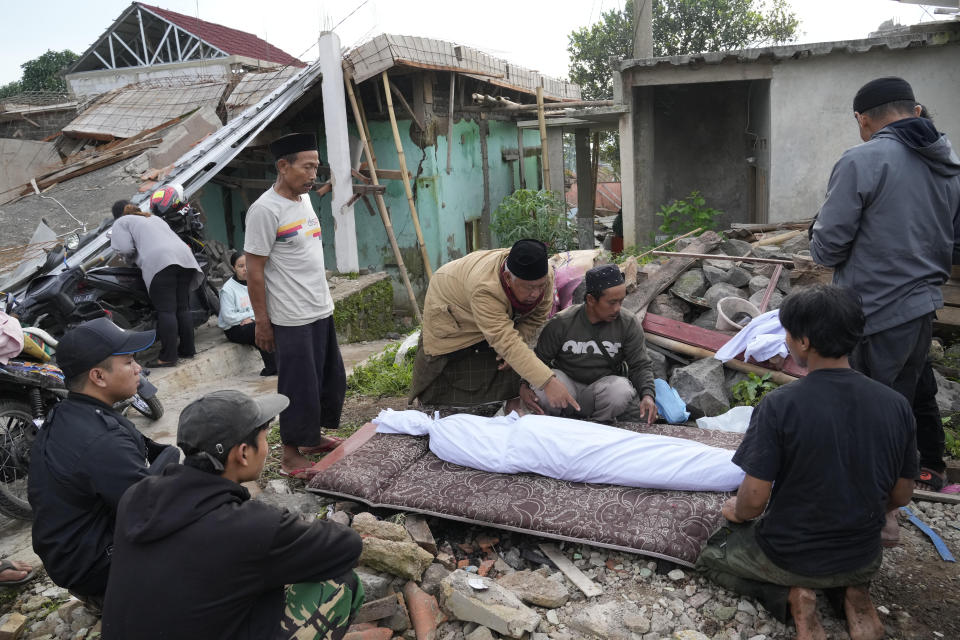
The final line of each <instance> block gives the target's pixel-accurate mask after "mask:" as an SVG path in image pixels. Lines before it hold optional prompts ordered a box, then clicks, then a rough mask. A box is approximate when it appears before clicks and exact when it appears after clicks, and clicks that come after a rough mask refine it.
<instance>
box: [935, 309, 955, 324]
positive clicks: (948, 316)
mask: <svg viewBox="0 0 960 640" xmlns="http://www.w3.org/2000/svg"><path fill="white" fill-rule="evenodd" d="M935 322H936V323H937V324H948V325H953V326H960V307H944V308H943V309H937V319H936V321H935Z"/></svg>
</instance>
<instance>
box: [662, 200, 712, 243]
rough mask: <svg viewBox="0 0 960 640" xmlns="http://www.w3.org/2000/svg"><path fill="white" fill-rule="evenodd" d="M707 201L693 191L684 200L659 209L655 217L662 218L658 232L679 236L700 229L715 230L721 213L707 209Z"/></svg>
mask: <svg viewBox="0 0 960 640" xmlns="http://www.w3.org/2000/svg"><path fill="white" fill-rule="evenodd" d="M706 205H707V201H706V200H705V199H704V198H703V196H702V195H700V192H699V191H693V192H692V193H691V194H690V195H689V196H687V199H686V200H674V201H673V202H671V203H670V204H665V205H663V206H661V207H660V211H658V212H657V215H658V216H660V217H661V218H663V223H662V224H661V225H660V231H662V232H663V233H665V234H667V235H668V236H673V237H675V236H679V235H683V234H684V233H687V232H688V231H693V230H694V229H696V228H698V227H699V228H701V229H703V230H704V231H707V230H709V229H716V227H717V216H720V215H722V214H723V211H720V210H719V209H714V208H712V207H708V206H706Z"/></svg>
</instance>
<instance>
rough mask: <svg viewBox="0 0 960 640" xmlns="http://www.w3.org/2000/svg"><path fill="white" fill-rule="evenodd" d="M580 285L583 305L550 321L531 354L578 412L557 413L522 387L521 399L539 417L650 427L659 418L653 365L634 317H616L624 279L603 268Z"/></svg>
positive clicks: (616, 271)
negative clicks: (639, 423) (567, 394)
mask: <svg viewBox="0 0 960 640" xmlns="http://www.w3.org/2000/svg"><path fill="white" fill-rule="evenodd" d="M584 282H585V285H586V290H587V293H586V297H585V298H584V302H583V303H582V304H577V305H573V306H572V307H568V308H566V309H564V310H563V311H561V312H560V313H558V314H557V315H555V316H553V318H551V319H550V321H549V322H547V324H546V326H545V327H544V328H543V331H542V332H541V333H540V338H539V339H538V340H537V347H536V350H535V352H536V354H537V357H538V358H540V359H541V360H542V361H543V362H545V363H546V364H547V365H548V366H550V367H552V368H553V375H555V376H556V377H557V379H558V380H560V382H562V383H563V385H564V386H565V387H566V388H567V390H568V391H570V394H571V395H572V396H573V397H574V398H576V400H577V403H578V404H579V405H580V410H579V411H577V410H575V409H573V407H570V406H568V407H566V408H565V409H564V408H561V407H556V406H554V405H552V404H550V400H549V398H547V396H546V394H545V393H544V392H543V391H542V390H536V391H535V390H533V389H531V388H530V386H529V385H528V384H526V383H523V384H522V385H521V386H520V398H521V399H522V400H523V403H524V406H525V407H526V409H527V410H529V411H531V412H533V413H537V414H542V413H548V414H550V415H552V416H560V415H562V416H566V417H570V418H581V419H585V420H595V421H597V422H610V421H612V420H614V419H618V418H619V419H621V420H638V421H639V420H646V422H647V424H651V423H652V422H653V421H654V420H655V419H656V417H657V405H656V404H655V403H654V398H655V397H656V392H655V391H654V386H653V377H654V376H653V362H652V361H651V360H650V357H649V356H648V355H647V349H646V346H645V340H644V336H643V329H642V328H641V327H640V322H639V321H638V320H637V317H636V316H635V315H634V314H632V313H628V314H622V313H620V305H621V304H622V303H623V299H624V298H625V297H626V295H627V286H626V284H624V281H623V273H621V272H620V268H619V267H617V266H616V265H613V264H605V265H601V266H598V267H594V268H592V269H590V270H589V271H587V273H586V275H585V276H584ZM624 366H626V371H624Z"/></svg>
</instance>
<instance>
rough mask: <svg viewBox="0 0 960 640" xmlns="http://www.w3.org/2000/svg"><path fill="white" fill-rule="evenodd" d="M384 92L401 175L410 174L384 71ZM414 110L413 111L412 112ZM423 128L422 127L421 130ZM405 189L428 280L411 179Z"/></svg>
mask: <svg viewBox="0 0 960 640" xmlns="http://www.w3.org/2000/svg"><path fill="white" fill-rule="evenodd" d="M381 77H382V78H383V93H384V95H385V96H386V98H387V111H388V112H389V114H390V128H391V129H393V142H394V144H395V145H396V146H397V158H398V159H399V160H400V175H403V176H405V175H408V174H409V173H410V172H409V171H407V156H406V154H404V152H403V141H402V140H401V139H400V129H399V127H397V115H396V113H394V111H393V100H392V99H391V98H390V94H391V92H392V91H391V90H392V89H394V87H393V84H392V83H391V82H390V78H389V77H388V76H387V72H386V71H384V72H383V74H382V76H381ZM412 113H413V112H412V111H411V114H412ZM422 130H423V129H422V128H421V131H422ZM401 182H403V190H404V191H405V192H406V193H407V204H408V205H409V207H410V217H411V218H412V219H413V229H414V231H416V233H417V244H418V245H420V256H421V257H422V258H423V270H424V273H426V274H427V281H428V282H429V281H430V279H431V278H433V269H431V268H430V254H429V253H427V245H426V243H425V242H424V241H423V231H422V230H421V229H420V216H418V215H417V205H416V204H415V203H414V201H413V189H411V188H410V181H409V180H401Z"/></svg>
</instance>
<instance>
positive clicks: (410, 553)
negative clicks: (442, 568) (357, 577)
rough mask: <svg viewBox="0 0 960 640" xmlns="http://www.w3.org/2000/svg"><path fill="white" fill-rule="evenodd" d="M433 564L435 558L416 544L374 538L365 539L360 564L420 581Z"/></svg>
mask: <svg viewBox="0 0 960 640" xmlns="http://www.w3.org/2000/svg"><path fill="white" fill-rule="evenodd" d="M357 517H359V516H357ZM356 520H357V518H354V524H356ZM432 562H433V556H432V555H430V554H429V553H427V552H426V551H424V550H423V549H421V548H420V547H419V546H417V544H416V543H414V542H410V541H405V542H398V541H396V540H383V539H381V538H373V537H368V538H364V539H363V553H361V554H360V563H361V564H365V565H367V566H368V567H370V568H372V569H376V570H378V571H386V572H387V573H391V574H393V575H395V576H400V577H401V578H407V579H410V580H417V581H419V580H420V578H421V577H422V576H423V572H424V571H425V570H426V569H427V567H429V566H430V564H431V563H432Z"/></svg>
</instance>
